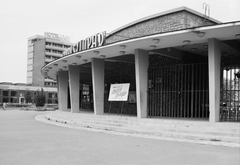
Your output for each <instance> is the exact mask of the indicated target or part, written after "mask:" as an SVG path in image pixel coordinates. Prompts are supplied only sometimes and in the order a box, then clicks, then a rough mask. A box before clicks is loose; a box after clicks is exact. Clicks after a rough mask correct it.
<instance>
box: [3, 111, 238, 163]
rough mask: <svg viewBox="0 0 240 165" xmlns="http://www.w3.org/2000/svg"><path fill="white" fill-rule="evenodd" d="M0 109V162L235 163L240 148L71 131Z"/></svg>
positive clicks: (30, 113)
mask: <svg viewBox="0 0 240 165" xmlns="http://www.w3.org/2000/svg"><path fill="white" fill-rule="evenodd" d="M45 113H49V112H47V111H43V112H42V111H23V110H8V109H7V110H6V111H3V110H1V109H0V165H66V164H68V165H120V164H121V165H239V164H240V148H236V147H224V146H214V145H204V144H194V143H187V142H174V141H165V140H159V139H147V138H141V137H133V136H122V135H116V134H108V133H104V132H92V131H87V130H78V129H71V128H66V127H60V126H56V125H52V124H47V123H43V122H39V121H36V120H35V119H34V118H35V116H37V115H41V114H45Z"/></svg>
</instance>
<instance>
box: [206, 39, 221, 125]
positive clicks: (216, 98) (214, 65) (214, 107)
mask: <svg viewBox="0 0 240 165" xmlns="http://www.w3.org/2000/svg"><path fill="white" fill-rule="evenodd" d="M220 66H221V43H220V42H219V41H218V40H216V39H214V38H212V39H209V40H208V68H209V111H210V116H209V121H210V122H218V121H219V111H220V82H221V79H220V77H221V73H220V72H221V69H220Z"/></svg>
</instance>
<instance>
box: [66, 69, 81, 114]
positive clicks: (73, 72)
mask: <svg viewBox="0 0 240 165" xmlns="http://www.w3.org/2000/svg"><path fill="white" fill-rule="evenodd" d="M68 68H69V70H68V75H69V87H70V88H69V89H70V100H71V112H72V113H76V112H79V66H73V65H69V66H68Z"/></svg>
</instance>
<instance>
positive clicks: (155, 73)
mask: <svg viewBox="0 0 240 165" xmlns="http://www.w3.org/2000/svg"><path fill="white" fill-rule="evenodd" d="M239 45H240V21H236V22H228V23H221V22H219V21H217V20H215V19H212V18H209V17H208V16H206V15H204V14H201V13H198V12H196V11H193V10H191V9H189V8H186V7H180V8H177V9H173V10H171V11H166V12H163V13H158V14H155V15H152V16H148V17H145V18H142V19H140V20H137V21H134V22H132V23H130V24H128V25H125V26H123V27H120V28H119V29H117V30H114V31H113V32H111V33H110V34H109V35H107V36H105V35H104V33H98V34H95V35H93V36H91V37H89V38H87V39H83V40H80V41H79V42H78V43H76V44H75V45H74V46H73V47H71V48H70V49H69V50H68V51H66V52H65V53H64V56H63V57H61V58H59V59H57V60H55V61H53V62H50V63H49V64H47V65H45V66H44V67H43V68H42V75H44V76H45V77H48V78H50V79H52V80H54V81H57V83H58V97H59V98H58V100H59V107H60V110H62V111H68V110H69V111H71V112H72V113H75V112H79V111H81V108H79V107H81V106H80V104H81V103H82V101H83V100H81V99H80V96H81V84H88V85H89V86H90V87H92V94H93V112H94V114H95V115H103V114H104V113H109V111H110V108H111V107H109V105H110V103H109V102H108V101H107V99H106V97H107V96H108V92H109V84H113V83H119V84H121V83H130V91H131V92H132V93H133V94H134V93H135V94H136V103H135V108H133V111H134V110H135V112H133V114H135V115H136V116H137V117H138V118H147V117H158V118H178V119H186V120H187V119H196V120H199V119H201V120H209V121H210V122H219V121H238V122H239V121H240V109H239V105H240V100H239V96H240V89H239V79H238V78H239V77H240V76H238V75H239V68H240V47H239ZM132 66H133V67H132ZM126 69H127V70H126ZM132 71H133V74H132ZM232 95H234V96H236V97H232ZM126 104H129V103H126ZM131 105H133V104H131ZM129 107H130V105H129ZM129 107H128V108H129ZM111 112H113V111H112V110H111ZM111 112H110V113H111ZM124 113H126V114H127V113H128V112H124Z"/></svg>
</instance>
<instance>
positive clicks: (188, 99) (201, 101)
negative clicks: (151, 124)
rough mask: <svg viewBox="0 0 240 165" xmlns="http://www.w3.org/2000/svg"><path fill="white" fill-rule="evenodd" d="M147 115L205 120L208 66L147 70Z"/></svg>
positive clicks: (181, 66)
mask: <svg viewBox="0 0 240 165" xmlns="http://www.w3.org/2000/svg"><path fill="white" fill-rule="evenodd" d="M148 75H149V90H148V116H149V117H170V118H199V119H208V117H209V108H208V104H209V101H208V100H209V97H208V96H209V91H208V65H207V64H184V65H183V64H181V65H175V66H168V67H156V68H151V67H150V68H149V70H148Z"/></svg>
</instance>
